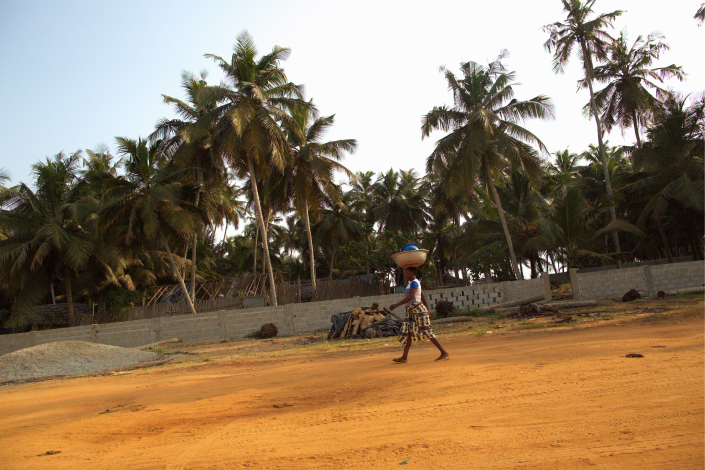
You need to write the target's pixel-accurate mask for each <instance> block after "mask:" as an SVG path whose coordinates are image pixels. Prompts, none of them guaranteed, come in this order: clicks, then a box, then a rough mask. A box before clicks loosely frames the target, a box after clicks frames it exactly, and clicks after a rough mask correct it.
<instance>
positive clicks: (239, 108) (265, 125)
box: [206, 32, 311, 305]
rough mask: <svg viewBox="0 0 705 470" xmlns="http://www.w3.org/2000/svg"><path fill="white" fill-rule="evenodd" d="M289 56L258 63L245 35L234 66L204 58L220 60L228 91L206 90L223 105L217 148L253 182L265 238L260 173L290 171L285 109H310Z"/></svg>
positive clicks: (276, 54) (276, 53)
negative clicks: (290, 76) (288, 69)
mask: <svg viewBox="0 0 705 470" xmlns="http://www.w3.org/2000/svg"><path fill="white" fill-rule="evenodd" d="M289 53H290V50H289V49H286V48H282V47H279V46H274V48H273V49H272V52H271V53H269V54H267V55H264V56H262V57H260V58H259V60H257V59H256V57H257V48H256V47H255V44H254V41H253V40H252V37H251V36H250V35H249V34H248V33H247V32H243V33H242V34H240V36H238V38H237V41H236V43H235V47H234V50H233V54H232V58H231V60H230V62H228V61H226V60H225V59H223V58H221V57H218V56H215V55H213V54H206V57H209V58H212V59H214V60H215V61H216V63H217V64H218V66H219V67H220V68H221V69H222V70H223V72H224V73H225V77H226V81H227V82H228V83H227V86H220V87H210V88H209V89H208V91H209V92H210V93H212V96H213V99H214V100H215V101H217V102H221V101H222V102H224V103H225V104H224V105H223V108H222V111H221V112H220V119H219V121H218V125H217V128H216V132H215V134H214V139H213V140H214V142H213V143H214V146H215V149H216V151H221V152H223V153H224V154H225V156H226V158H227V159H228V161H229V163H230V165H231V166H232V167H233V168H234V169H235V170H236V173H237V174H238V176H239V177H243V178H249V180H250V182H251V184H250V186H251V188H252V195H253V197H252V199H253V200H254V203H255V214H256V217H257V221H258V223H259V226H260V230H261V231H262V233H266V230H267V228H266V225H265V221H264V216H263V213H262V207H261V203H260V195H259V192H258V188H257V183H256V182H257V181H258V174H259V177H260V178H264V177H266V176H267V175H268V174H269V173H270V172H271V170H272V169H276V170H278V171H283V169H284V167H285V166H286V161H287V159H288V158H289V156H290V152H289V147H288V144H287V142H286V136H285V135H284V132H283V131H282V129H281V127H280V125H279V124H280V123H285V124H289V125H290V126H291V127H294V126H293V123H292V122H291V120H292V118H291V117H290V116H289V115H288V114H287V113H286V112H285V111H284V110H285V109H289V110H293V109H300V108H306V107H311V106H310V105H308V104H307V103H306V102H304V101H303V100H302V97H303V89H302V88H303V87H301V86H298V85H294V84H293V83H291V82H289V81H288V80H287V78H286V74H285V73H284V70H283V69H282V68H281V67H280V66H279V63H280V62H281V61H283V60H286V59H287V58H288V56H289ZM263 240H264V243H263V245H264V258H265V265H266V267H267V276H268V280H269V285H270V301H271V302H272V304H273V305H276V304H277V300H276V299H277V295H276V286H275V284H274V273H273V271H272V266H271V260H270V259H269V247H268V245H267V237H266V236H264V237H263Z"/></svg>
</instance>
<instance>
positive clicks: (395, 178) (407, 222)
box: [372, 168, 428, 234]
mask: <svg viewBox="0 0 705 470" xmlns="http://www.w3.org/2000/svg"><path fill="white" fill-rule="evenodd" d="M423 189H424V188H422V187H421V186H420V179H419V178H418V177H417V176H416V172H414V171H413V170H412V171H410V172H404V171H402V172H401V175H400V174H399V173H397V172H395V171H394V170H393V169H392V168H390V169H389V171H388V172H387V173H381V174H380V175H379V177H378V178H377V181H376V182H375V184H374V186H373V187H372V192H373V201H374V206H373V208H372V211H373V213H374V217H375V220H377V221H378V223H379V230H380V231H385V230H389V231H391V232H395V233H401V232H408V233H412V234H416V233H418V232H419V231H420V230H422V229H423V228H425V227H426V225H427V223H428V213H427V211H426V201H425V194H424V191H423Z"/></svg>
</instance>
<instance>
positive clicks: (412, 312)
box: [399, 301, 436, 346]
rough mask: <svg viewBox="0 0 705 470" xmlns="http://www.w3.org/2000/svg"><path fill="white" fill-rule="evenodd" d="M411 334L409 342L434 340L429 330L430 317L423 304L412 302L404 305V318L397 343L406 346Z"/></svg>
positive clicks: (431, 330)
mask: <svg viewBox="0 0 705 470" xmlns="http://www.w3.org/2000/svg"><path fill="white" fill-rule="evenodd" d="M409 333H411V342H412V343H413V342H414V341H419V340H421V339H431V338H435V337H436V335H434V334H433V329H432V328H431V317H429V315H428V310H427V309H426V306H425V305H424V304H423V302H419V301H414V302H409V303H408V304H407V305H406V317H405V318H404V323H402V326H401V331H400V332H399V342H400V343H401V344H402V345H404V346H405V345H406V342H407V340H408V338H409Z"/></svg>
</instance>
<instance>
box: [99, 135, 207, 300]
mask: <svg viewBox="0 0 705 470" xmlns="http://www.w3.org/2000/svg"><path fill="white" fill-rule="evenodd" d="M117 142H118V153H119V154H121V155H123V156H125V157H127V161H126V162H125V164H124V167H125V175H124V177H123V176H120V177H118V178H117V181H116V182H115V184H114V186H113V188H112V189H111V190H110V191H109V192H108V196H109V197H110V198H111V200H110V202H108V203H107V204H106V205H105V206H104V207H103V209H102V210H101V214H100V219H101V222H102V226H103V229H104V230H105V229H109V228H110V227H111V226H112V225H114V224H118V223H125V224H126V225H127V233H126V234H125V241H126V242H127V243H130V242H131V241H134V240H135V238H138V237H139V238H142V239H147V240H151V239H154V238H155V237H158V239H159V241H160V242H161V245H162V247H163V248H164V250H165V251H166V254H167V257H168V259H169V263H170V264H171V269H172V275H173V276H174V277H176V278H177V280H178V282H179V284H180V285H181V289H182V290H183V292H184V294H185V295H184V296H185V297H186V300H187V301H188V304H189V308H190V309H191V312H192V313H193V314H195V313H196V309H195V308H194V306H193V301H192V300H191V296H190V295H188V290H187V289H186V285H185V283H184V279H183V277H182V276H181V271H180V270H179V267H178V266H177V264H176V261H175V259H174V256H173V255H172V253H171V249H170V248H169V242H168V240H167V237H168V238H170V239H177V240H178V239H182V240H185V239H187V238H190V237H192V236H193V232H194V231H195V230H198V229H199V225H200V223H199V222H200V221H199V220H198V217H197V216H196V215H195V214H194V211H195V208H194V207H193V206H191V205H190V204H188V203H186V201H185V195H184V191H183V188H182V186H181V183H180V181H181V179H182V178H183V176H184V173H185V171H186V170H180V171H176V172H174V171H173V170H172V169H170V168H169V167H168V165H167V162H166V159H165V157H164V155H163V153H161V152H160V151H159V150H160V145H159V144H160V142H158V141H157V142H154V143H152V144H150V145H148V144H147V142H145V141H143V140H142V139H139V140H136V141H135V140H133V139H127V138H124V137H118V138H117ZM194 281H195V280H194Z"/></svg>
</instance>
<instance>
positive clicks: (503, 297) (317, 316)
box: [0, 277, 551, 354]
mask: <svg viewBox="0 0 705 470" xmlns="http://www.w3.org/2000/svg"><path fill="white" fill-rule="evenodd" d="M546 292H547V293H548V294H547V295H548V296H549V297H548V298H549V299H550V293H551V290H550V285H549V284H548V278H547V277H546V278H541V279H531V280H525V281H516V282H500V283H496V284H485V285H477V286H469V287H461V288H448V289H436V290H431V291H426V292H425V295H426V298H427V300H428V302H429V306H430V307H431V308H434V307H435V305H436V302H438V300H440V299H446V300H449V301H451V302H453V304H454V305H455V306H456V307H465V306H470V307H480V306H485V305H490V304H494V303H500V302H506V301H510V300H516V299H519V298H523V297H529V296H532V295H537V294H540V293H546ZM401 299H402V296H401V295H400V294H390V295H377V296H370V297H353V298H352V299H340V300H330V301H324V302H309V303H304V304H287V305H280V306H277V307H257V308H247V309H236V310H222V311H218V312H206V313H199V314H196V315H174V316H167V317H157V318H149V319H143V320H133V321H125V322H118V323H105V324H99V325H86V326H77V327H72V328H58V329H54V330H42V331H32V332H29V333H18V334H11V335H0V354H7V353H9V352H12V351H16V350H18V349H23V348H27V347H31V346H36V345H38V344H43V343H51V342H54V341H68V340H77V341H89V342H93V343H101V344H109V345H113V346H122V347H134V346H142V345H144V344H149V343H153V342H155V341H160V340H162V339H169V338H177V337H178V338H182V339H183V340H184V341H204V340H215V339H228V338H241V337H243V336H245V335H247V334H250V333H252V332H254V331H256V330H258V329H259V328H260V327H261V326H262V325H263V324H265V323H274V324H275V325H276V326H277V328H278V329H279V333H280V334H282V335H290V334H295V333H306V332H311V331H314V330H317V329H321V328H330V325H331V322H330V317H331V315H333V314H335V313H339V312H345V311H348V310H352V309H354V308H357V307H369V306H371V305H372V304H373V303H375V302H376V303H378V304H379V305H380V306H383V307H384V306H389V305H391V304H393V303H395V302H398V301H399V300H401Z"/></svg>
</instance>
